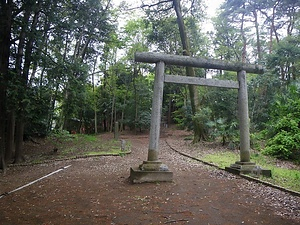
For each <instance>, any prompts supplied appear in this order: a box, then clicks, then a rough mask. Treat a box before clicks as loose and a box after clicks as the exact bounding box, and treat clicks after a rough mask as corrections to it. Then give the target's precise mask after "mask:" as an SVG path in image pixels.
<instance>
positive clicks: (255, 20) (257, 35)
mask: <svg viewBox="0 0 300 225" xmlns="http://www.w3.org/2000/svg"><path fill="white" fill-rule="evenodd" d="M253 16H254V23H255V33H256V48H257V59H258V60H257V61H258V63H260V62H261V60H262V51H261V43H260V34H259V24H258V16H257V12H256V9H253Z"/></svg>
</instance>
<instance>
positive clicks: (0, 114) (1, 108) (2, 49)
mask: <svg viewBox="0 0 300 225" xmlns="http://www.w3.org/2000/svg"><path fill="white" fill-rule="evenodd" d="M12 6H13V1H12V0H7V1H1V2H0V27H1V29H0V37H1V38H0V124H1V126H0V169H2V170H5V169H6V163H5V125H4V124H6V118H5V115H6V89H7V78H8V65H9V55H10V44H11V43H10V37H11V36H10V34H11V25H12Z"/></svg>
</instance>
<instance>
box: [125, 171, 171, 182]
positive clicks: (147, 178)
mask: <svg viewBox="0 0 300 225" xmlns="http://www.w3.org/2000/svg"><path fill="white" fill-rule="evenodd" d="M129 180H130V181H131V182H132V183H134V184H138V183H146V182H150V183H153V182H172V181H173V172H171V171H169V170H168V171H146V170H141V169H140V168H130V177H129Z"/></svg>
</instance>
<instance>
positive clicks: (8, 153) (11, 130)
mask: <svg viewBox="0 0 300 225" xmlns="http://www.w3.org/2000/svg"><path fill="white" fill-rule="evenodd" d="M15 126H16V116H15V111H11V112H9V113H8V119H7V137H6V139H7V142H6V149H5V161H6V163H10V161H11V159H12V157H13V153H14V152H15Z"/></svg>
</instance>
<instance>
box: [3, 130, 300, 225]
mask: <svg viewBox="0 0 300 225" xmlns="http://www.w3.org/2000/svg"><path fill="white" fill-rule="evenodd" d="M109 135H110V134H109ZM184 135H186V134H185V133H184V132H175V131H174V132H173V131H172V130H170V131H168V133H167V134H165V135H164V137H163V138H162V139H161V142H160V149H161V160H162V161H163V162H164V163H166V164H167V165H168V166H169V168H170V169H171V170H172V171H173V172H174V181H173V182H172V183H151V184H149V183H148V184H135V185H133V184H131V183H129V182H128V179H127V178H128V176H129V168H130V167H131V166H137V165H139V164H141V163H142V161H143V160H145V159H146V158H147V150H148V135H138V136H134V135H121V138H122V139H125V140H130V142H131V143H132V153H131V154H129V155H127V156H125V157H111V156H109V157H97V158H86V159H78V160H71V161H60V162H53V163H49V164H40V165H34V166H26V167H11V168H9V170H8V171H7V173H6V174H5V175H2V174H1V175H0V176H1V178H0V194H1V193H3V192H9V191H12V190H13V189H15V188H17V187H19V186H22V185H24V184H26V183H28V182H31V181H33V180H35V179H38V178H40V177H42V176H44V175H46V174H48V173H51V172H53V171H55V170H57V169H59V168H61V167H64V166H67V165H71V166H70V167H69V168H67V169H65V170H63V171H61V172H59V173H56V174H54V175H52V176H50V177H48V178H45V179H43V180H41V181H39V182H37V183H35V184H33V185H31V186H29V187H26V188H24V189H22V190H19V191H17V192H14V193H12V194H10V195H7V196H4V197H3V198H0V224H1V225H17V224H22V225H23V224H45V225H46V224H49V225H50V224H59V225H60V224H66V225H68V224H70V225H71V224H72V225H74V224H75V225H76V224H104V225H106V224H107V225H109V224H118V225H121V224H122V225H125V224H129V225H137V224H143V225H149V224H195V225H198V224H206V225H208V224H222V225H223V224H249V225H252V224H272V225H283V224H300V198H298V197H293V196H291V195H289V194H286V193H283V192H281V191H278V190H276V189H273V188H269V187H265V186H263V185H259V184H255V183H252V182H249V181H246V180H244V179H241V178H239V177H236V176H233V175H231V174H228V173H226V172H224V171H219V170H216V169H212V168H210V167H207V166H204V165H202V164H201V163H198V162H195V161H191V160H189V159H187V158H185V157H183V156H180V155H179V154H178V153H175V152H174V151H172V150H171V149H170V148H169V147H168V145H167V144H166V142H165V140H167V141H168V143H169V144H170V145H171V146H172V147H175V148H177V149H181V150H182V151H185V152H188V151H190V150H189V149H188V148H187V146H186V142H185V141H184V140H183V137H184ZM103 138H108V135H107V134H106V135H104V136H103Z"/></svg>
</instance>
